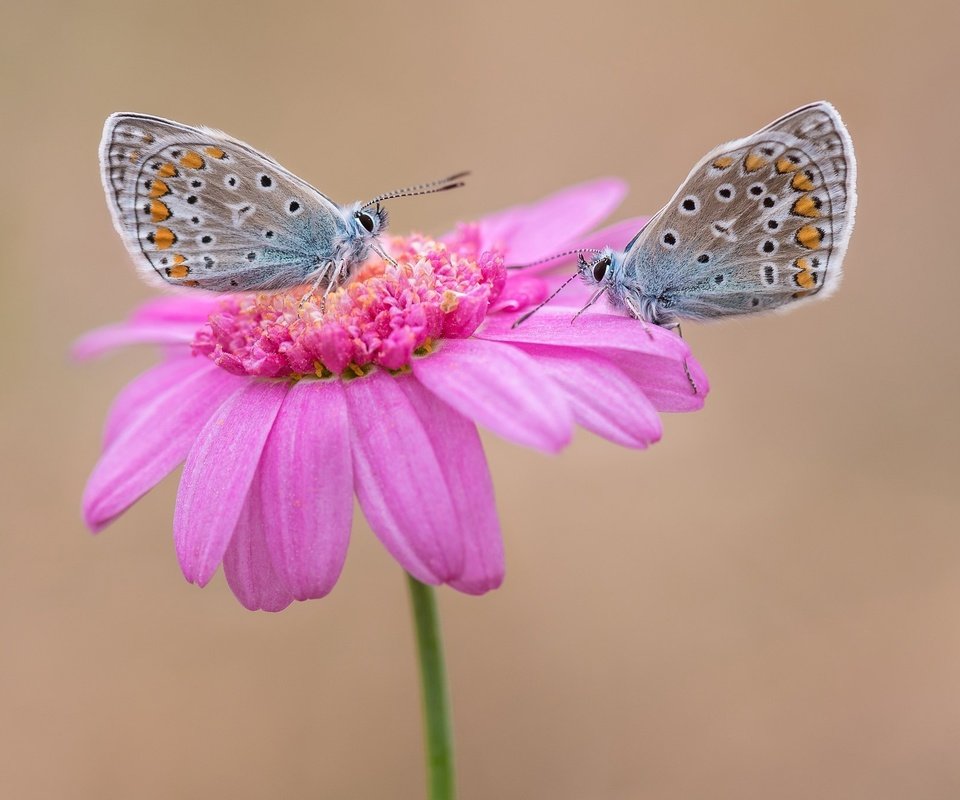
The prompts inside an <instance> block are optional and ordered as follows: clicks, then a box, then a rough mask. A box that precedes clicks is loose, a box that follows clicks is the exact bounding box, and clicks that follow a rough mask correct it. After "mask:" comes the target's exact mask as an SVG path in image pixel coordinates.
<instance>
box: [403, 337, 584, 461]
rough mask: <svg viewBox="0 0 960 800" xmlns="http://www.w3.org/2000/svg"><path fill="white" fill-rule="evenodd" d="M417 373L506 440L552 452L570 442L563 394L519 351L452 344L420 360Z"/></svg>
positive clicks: (494, 345) (570, 425)
mask: <svg viewBox="0 0 960 800" xmlns="http://www.w3.org/2000/svg"><path fill="white" fill-rule="evenodd" d="M413 374H414V375H415V376H416V377H417V379H418V380H419V381H420V382H421V383H422V384H423V385H424V386H426V387H427V388H428V389H430V391H432V392H433V393H434V394H436V395H437V396H439V397H440V399H442V400H444V401H446V402H447V403H449V404H450V405H451V406H453V407H454V408H455V409H456V410H457V411H459V412H460V413H461V414H463V415H465V416H467V417H469V418H470V419H472V420H474V421H476V422H478V423H479V424H481V425H483V426H484V427H487V428H489V429H490V430H492V431H493V432H494V433H496V434H498V435H500V436H502V437H503V438H504V439H509V440H510V441H512V442H516V443H517V444H522V445H526V446H528V447H535V448H537V449H538V450H543V451H545V452H548V453H555V452H557V451H559V450H560V449H562V448H563V447H564V446H565V445H566V444H567V443H568V442H569V441H570V437H571V435H572V432H573V431H572V428H573V416H572V414H571V413H570V407H569V405H568V404H567V401H566V398H565V397H564V394H563V392H561V391H560V389H559V387H557V386H555V385H554V383H553V381H551V380H550V379H549V378H547V377H546V376H545V375H544V373H543V371H542V370H541V369H540V368H539V366H538V365H537V362H536V361H535V360H534V359H533V358H531V357H530V356H528V355H527V354H526V353H523V352H521V351H520V350H519V349H518V348H516V347H510V346H509V345H504V344H497V343H495V342H490V341H478V340H476V339H458V340H448V341H445V342H443V344H442V349H441V350H440V351H439V352H437V353H434V354H433V355H431V356H428V357H427V358H418V359H414V361H413Z"/></svg>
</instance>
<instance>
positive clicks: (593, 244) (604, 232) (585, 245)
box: [520, 217, 650, 300]
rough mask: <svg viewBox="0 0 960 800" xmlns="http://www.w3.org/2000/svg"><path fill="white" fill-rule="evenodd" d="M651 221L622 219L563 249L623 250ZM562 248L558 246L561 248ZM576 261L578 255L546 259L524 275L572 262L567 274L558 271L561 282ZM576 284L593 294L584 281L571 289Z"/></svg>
mask: <svg viewBox="0 0 960 800" xmlns="http://www.w3.org/2000/svg"><path fill="white" fill-rule="evenodd" d="M649 221H650V217H631V218H630V219H625V220H621V221H620V222H616V223H614V224H613V225H608V226H607V227H606V228H601V229H600V230H598V231H592V232H591V233H585V234H583V235H582V236H579V237H577V239H576V240H574V241H570V242H568V244H567V246H566V247H565V248H562V249H566V250H572V249H574V248H577V247H579V248H582V249H584V250H602V249H603V248H604V247H610V248H612V249H613V250H617V251H622V250H623V249H624V247H626V246H627V244H628V243H629V242H630V240H631V239H633V237H634V236H636V235H637V232H638V231H640V230H641V229H642V228H643V226H644V225H646V224H647V223H648V222H649ZM560 249H561V248H558V250H560ZM575 263H576V256H569V255H567V256H561V257H559V258H553V259H550V260H549V261H544V262H543V263H542V264H537V265H536V266H534V267H530V268H529V269H528V270H524V271H523V272H522V273H520V274H523V275H536V274H540V273H542V272H545V271H546V270H554V269H557V268H558V267H560V266H561V265H563V264H570V265H571V266H570V270H569V272H567V273H566V274H564V273H563V272H562V271H559V272H558V275H557V276H555V281H556V282H559V281H560V280H562V279H564V278H566V277H568V276H569V273H570V272H572V271H573V270H574V269H575V267H574V266H573V264H575ZM574 286H579V287H582V288H583V290H584V291H586V292H588V293H589V294H593V291H592V290H591V289H590V288H589V287H587V286H585V285H584V284H583V283H574V284H571V286H570V289H573V288H574ZM567 291H568V290H564V294H563V295H560V296H559V297H558V298H557V299H558V300H559V299H560V297H564V296H566V294H567Z"/></svg>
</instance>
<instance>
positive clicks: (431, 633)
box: [407, 575, 457, 800]
mask: <svg viewBox="0 0 960 800" xmlns="http://www.w3.org/2000/svg"><path fill="white" fill-rule="evenodd" d="M407 586H408V588H409V589H410V605H411V608H412V610H413V625H414V628H415V629H416V632H417V654H418V656H419V658H420V685H421V689H422V690H423V725H424V731H423V738H424V746H425V748H426V755H427V783H428V786H429V795H428V797H429V798H430V800H453V798H454V797H456V794H457V792H456V786H455V780H454V775H453V771H454V770H453V725H452V724H451V721H450V694H449V691H448V690H447V668H446V666H445V665H444V662H443V642H442V641H441V637H440V617H439V615H438V614H437V598H436V595H435V594H434V590H433V587H431V586H426V585H425V584H422V583H420V581H418V580H417V579H416V578H412V577H411V576H410V575H407Z"/></svg>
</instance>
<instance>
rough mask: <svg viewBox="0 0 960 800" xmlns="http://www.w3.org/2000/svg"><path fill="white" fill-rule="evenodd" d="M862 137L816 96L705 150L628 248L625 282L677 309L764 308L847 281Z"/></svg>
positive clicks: (708, 314)
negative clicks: (855, 141) (856, 147)
mask: <svg viewBox="0 0 960 800" xmlns="http://www.w3.org/2000/svg"><path fill="white" fill-rule="evenodd" d="M855 178H856V162H855V159H854V154H853V145H852V143H851V141H850V136H849V134H848V133H847V130H846V128H845V127H844V125H843V122H842V121H841V120H840V116H839V114H838V113H837V111H836V109H834V108H833V106H831V105H830V104H829V103H825V102H819V103H813V104H811V105H808V106H804V107H803V108H800V109H797V110H796V111H793V112H791V113H790V114H787V115H786V116H784V117H782V118H781V119H778V120H776V121H775V122H773V123H771V124H770V125H768V126H767V127H765V128H763V129H762V130H760V131H757V132H756V133H754V134H752V135H751V136H748V137H746V138H744V139H738V140H736V141H733V142H729V143H728V144H725V145H721V146H720V147H718V148H716V149H715V150H713V151H711V152H710V153H708V154H707V155H706V156H704V158H703V159H701V160H700V162H699V163H698V164H697V165H696V166H695V167H694V168H693V170H692V171H691V172H690V175H689V176H688V177H687V179H686V181H684V183H683V184H682V185H681V186H680V188H679V189H678V190H677V193H676V194H675V195H674V196H673V198H672V199H671V200H670V202H669V203H668V204H667V205H666V206H664V208H663V209H661V211H660V212H659V213H658V214H657V216H656V217H655V218H654V219H653V220H652V221H651V222H650V224H648V225H647V226H646V227H645V228H644V229H643V230H642V231H641V232H640V233H639V234H638V235H637V237H635V239H634V241H633V242H631V244H630V245H629V246H628V248H627V251H626V253H625V255H624V261H623V276H622V279H621V280H622V281H623V284H624V285H625V286H627V287H633V288H634V289H635V291H637V292H638V293H639V294H641V295H646V296H648V297H652V298H663V300H662V304H663V305H664V306H665V308H663V309H662V310H663V312H664V314H665V315H666V316H680V317H688V318H694V319H709V318H714V317H721V316H727V315H731V314H741V313H746V312H750V311H762V310H767V309H774V308H780V307H786V306H788V305H792V304H794V303H795V302H797V301H800V300H804V299H806V298H810V297H825V296H827V295H828V294H830V293H831V292H832V291H833V290H834V289H835V288H836V286H837V284H838V282H839V279H840V274H841V266H842V262H843V256H844V253H845V252H846V248H847V243H848V241H849V239H850V231H851V230H852V228H853V218H854V211H855V208H856V188H855Z"/></svg>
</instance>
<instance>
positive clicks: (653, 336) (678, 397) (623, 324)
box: [475, 306, 710, 411]
mask: <svg viewBox="0 0 960 800" xmlns="http://www.w3.org/2000/svg"><path fill="white" fill-rule="evenodd" d="M513 319H516V317H515V316H514V315H507V314H504V315H499V316H495V317H489V318H488V319H487V322H486V323H485V324H484V326H483V327H482V328H481V329H480V330H479V331H477V333H476V334H475V336H477V337H479V338H483V339H491V340H495V341H499V342H513V343H517V344H524V345H529V344H550V345H561V346H566V347H577V348H581V349H584V348H589V349H590V350H592V351H596V352H598V353H600V354H601V355H603V356H605V357H607V358H609V359H610V360H612V361H613V362H614V363H615V364H616V365H617V366H618V367H620V369H622V370H623V371H624V372H625V373H626V374H627V375H628V376H629V377H630V378H631V379H632V380H634V381H635V382H636V383H637V385H638V387H639V388H641V389H642V390H643V392H644V394H646V396H647V398H648V399H649V400H650V401H651V402H652V403H653V405H654V407H655V408H657V410H659V411H694V410H696V409H699V408H702V407H703V402H704V399H705V398H706V395H707V393H708V391H709V389H710V384H709V381H708V380H707V376H706V374H705V373H704V371H703V368H702V367H701V366H700V364H699V363H698V362H697V360H696V359H695V358H694V357H693V355H692V354H691V353H690V348H689V347H688V346H687V343H686V342H685V341H684V340H683V339H682V338H680V337H679V336H678V335H677V334H675V333H673V332H672V331H668V330H666V329H665V328H661V327H660V326H658V325H650V324H646V323H641V322H640V321H639V320H635V319H633V318H632V317H628V316H627V315H625V314H611V313H605V312H598V313H587V314H584V315H583V316H581V317H580V318H579V319H577V321H576V322H571V320H572V319H573V314H572V313H571V311H570V309H564V308H550V307H549V306H548V307H546V308H544V309H542V310H540V311H538V312H537V313H536V314H534V315H533V316H532V317H530V319H528V320H526V321H525V322H524V323H523V324H521V325H520V326H519V327H517V328H511V327H510V325H511V324H512V320H513ZM685 364H686V368H685V367H684V365H685ZM687 370H689V372H690V376H691V377H692V378H693V380H694V383H695V384H696V387H697V390H696V391H694V389H693V387H692V386H691V385H690V380H689V378H688V377H687Z"/></svg>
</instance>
